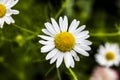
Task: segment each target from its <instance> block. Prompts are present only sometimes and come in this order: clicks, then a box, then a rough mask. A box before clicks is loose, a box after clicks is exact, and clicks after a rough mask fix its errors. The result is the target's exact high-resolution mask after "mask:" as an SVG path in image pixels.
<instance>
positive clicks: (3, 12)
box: [0, 4, 6, 18]
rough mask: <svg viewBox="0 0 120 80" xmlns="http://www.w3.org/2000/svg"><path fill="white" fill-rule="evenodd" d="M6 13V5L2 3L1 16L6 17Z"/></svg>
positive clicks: (0, 6) (0, 5) (0, 7)
mask: <svg viewBox="0 0 120 80" xmlns="http://www.w3.org/2000/svg"><path fill="white" fill-rule="evenodd" d="M5 14H6V7H5V6H4V5H3V4H0V18H2V17H4V16H5Z"/></svg>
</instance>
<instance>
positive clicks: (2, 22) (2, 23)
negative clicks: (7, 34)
mask: <svg viewBox="0 0 120 80" xmlns="http://www.w3.org/2000/svg"><path fill="white" fill-rule="evenodd" d="M3 25H4V20H1V21H0V28H3Z"/></svg>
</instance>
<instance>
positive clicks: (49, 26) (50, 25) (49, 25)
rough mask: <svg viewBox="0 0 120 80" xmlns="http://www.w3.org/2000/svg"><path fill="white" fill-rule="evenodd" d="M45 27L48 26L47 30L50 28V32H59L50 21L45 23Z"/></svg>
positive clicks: (54, 33)
mask: <svg viewBox="0 0 120 80" xmlns="http://www.w3.org/2000/svg"><path fill="white" fill-rule="evenodd" d="M45 27H46V28H47V30H48V31H49V32H51V33H52V34H53V35H56V34H57V32H55V30H54V29H53V26H52V24H50V23H49V22H47V23H45Z"/></svg>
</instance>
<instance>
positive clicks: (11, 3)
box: [6, 0, 19, 8]
mask: <svg viewBox="0 0 120 80" xmlns="http://www.w3.org/2000/svg"><path fill="white" fill-rule="evenodd" d="M18 1H19V0H8V2H7V4H6V6H7V8H11V7H13V6H14V5H16V4H17V3H18Z"/></svg>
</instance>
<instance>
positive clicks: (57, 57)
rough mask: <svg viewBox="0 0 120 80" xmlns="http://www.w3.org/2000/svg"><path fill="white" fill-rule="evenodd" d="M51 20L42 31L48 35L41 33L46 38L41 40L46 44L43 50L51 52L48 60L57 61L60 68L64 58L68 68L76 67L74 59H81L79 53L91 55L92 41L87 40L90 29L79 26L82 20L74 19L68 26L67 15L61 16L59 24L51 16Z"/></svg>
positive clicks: (43, 51)
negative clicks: (86, 29)
mask: <svg viewBox="0 0 120 80" xmlns="http://www.w3.org/2000/svg"><path fill="white" fill-rule="evenodd" d="M51 22H52V23H49V22H46V23H45V27H46V29H42V32H43V33H45V34H46V35H47V36H46V35H39V37H41V38H42V39H44V40H40V41H39V43H41V44H43V45H44V46H43V47H42V48H41V52H42V53H46V52H49V53H48V55H47V56H46V60H49V59H51V60H50V64H52V63H54V62H55V61H56V67H57V68H58V67H59V66H60V65H61V63H62V61H63V60H64V61H65V65H66V67H67V68H69V67H74V64H75V63H74V59H75V61H79V57H78V55H77V53H79V54H82V55H84V56H89V54H88V52H87V51H88V50H91V48H90V47H89V45H91V44H92V42H91V41H89V40H86V39H87V38H89V35H88V33H89V31H83V30H84V29H85V25H83V26H81V27H78V26H79V23H80V22H79V21H77V20H76V19H74V20H73V21H72V23H71V24H70V26H69V27H68V18H67V17H66V16H64V18H62V17H60V18H59V25H58V24H57V22H56V21H55V20H54V19H53V18H51ZM73 58H74V59H73Z"/></svg>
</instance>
